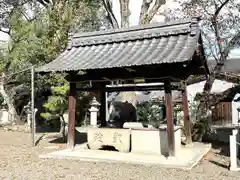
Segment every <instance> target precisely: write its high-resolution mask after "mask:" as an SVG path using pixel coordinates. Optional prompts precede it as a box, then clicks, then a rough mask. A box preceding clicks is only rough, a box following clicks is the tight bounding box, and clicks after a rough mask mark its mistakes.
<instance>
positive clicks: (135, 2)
mask: <svg viewBox="0 0 240 180" xmlns="http://www.w3.org/2000/svg"><path fill="white" fill-rule="evenodd" d="M112 1H113V12H114V14H115V16H116V19H117V20H118V22H119V21H120V11H119V1H118V0H112ZM237 1H240V0H237ZM173 6H175V7H176V6H179V5H178V4H177V3H176V2H173V0H167V1H166V4H165V5H164V6H163V7H162V10H163V11H164V9H167V8H169V7H173ZM129 9H130V10H131V15H130V18H129V23H130V25H131V26H134V25H137V24H138V21H139V14H140V10H141V3H139V0H130V2H129ZM153 21H154V22H163V21H164V16H161V15H157V16H155V17H154V20H153ZM0 40H5V41H7V40H8V36H7V35H6V34H5V33H2V32H0ZM229 57H230V58H235V57H240V49H234V50H232V51H231V53H230V55H229Z"/></svg>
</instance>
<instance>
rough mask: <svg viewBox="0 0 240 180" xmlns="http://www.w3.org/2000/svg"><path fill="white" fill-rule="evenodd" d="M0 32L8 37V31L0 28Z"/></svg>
mask: <svg viewBox="0 0 240 180" xmlns="http://www.w3.org/2000/svg"><path fill="white" fill-rule="evenodd" d="M0 32H2V33H5V34H7V35H10V30H3V29H1V28H0Z"/></svg>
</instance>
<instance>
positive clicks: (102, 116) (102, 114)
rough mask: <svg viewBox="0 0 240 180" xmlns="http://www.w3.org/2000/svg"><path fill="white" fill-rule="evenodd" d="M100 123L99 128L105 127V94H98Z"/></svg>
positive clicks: (102, 92)
mask: <svg viewBox="0 0 240 180" xmlns="http://www.w3.org/2000/svg"><path fill="white" fill-rule="evenodd" d="M100 104H101V105H100V122H101V127H106V92H105V91H101V92H100Z"/></svg>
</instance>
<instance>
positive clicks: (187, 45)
mask: <svg viewBox="0 0 240 180" xmlns="http://www.w3.org/2000/svg"><path fill="white" fill-rule="evenodd" d="M197 24H198V21H197V19H192V20H184V21H180V22H179V21H174V22H169V23H157V24H152V25H146V26H139V27H132V28H127V29H115V30H109V31H102V32H101V31H100V32H91V33H82V34H75V35H74V36H72V37H71V41H70V42H69V45H68V48H67V49H66V50H65V51H64V52H63V53H62V54H61V55H60V56H59V57H58V58H57V59H55V60H54V61H52V62H50V63H48V64H46V65H44V66H43V67H40V68H37V69H36V70H37V71H39V72H51V71H72V70H90V69H105V68H114V67H130V66H141V65H154V64H162V63H175V62H185V61H190V60H191V57H192V56H193V54H194V52H195V50H196V48H197V46H198V39H199V36H200V30H199V28H198V25H197Z"/></svg>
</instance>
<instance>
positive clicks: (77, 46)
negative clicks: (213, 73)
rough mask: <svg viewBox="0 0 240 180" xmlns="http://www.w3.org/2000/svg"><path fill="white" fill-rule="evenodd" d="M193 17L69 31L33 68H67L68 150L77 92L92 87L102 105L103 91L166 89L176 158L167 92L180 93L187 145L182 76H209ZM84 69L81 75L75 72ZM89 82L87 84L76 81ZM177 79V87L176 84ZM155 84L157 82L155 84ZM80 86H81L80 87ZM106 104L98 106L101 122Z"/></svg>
mask: <svg viewBox="0 0 240 180" xmlns="http://www.w3.org/2000/svg"><path fill="white" fill-rule="evenodd" d="M198 22H199V20H198V18H192V19H190V20H182V21H174V22H168V23H157V24H152V25H144V26H138V27H131V28H126V29H125V28H123V29H114V30H107V31H100V32H89V33H79V34H74V35H73V36H72V37H70V38H69V39H70V40H69V45H68V48H67V49H66V50H65V51H64V52H63V53H62V54H61V55H60V56H59V57H58V58H57V59H55V60H54V61H52V62H50V63H48V64H46V65H44V66H43V67H40V68H37V69H36V71H37V72H41V73H48V72H66V73H68V77H67V79H68V81H69V82H70V93H69V105H68V108H69V120H68V122H69V124H68V148H71V149H72V148H74V146H75V117H76V115H75V112H76V92H77V91H97V92H99V93H100V94H101V96H100V97H101V104H105V102H104V101H105V99H106V97H105V96H106V95H105V94H106V93H105V92H106V91H108V92H109V91H136V90H137V91H141V90H143V91H144V90H163V89H164V90H165V104H166V118H167V133H168V147H169V155H170V156H175V147H174V140H175V139H174V124H173V112H172V95H171V90H173V89H178V90H180V91H182V95H183V106H184V108H183V109H184V126H185V132H186V135H187V143H191V130H190V122H189V116H188V100H187V93H186V85H185V83H184V80H186V79H187V78H188V77H189V76H190V75H201V74H205V75H206V76H207V74H209V70H208V67H207V62H206V59H205V56H204V50H203V42H202V37H201V31H200V28H199V26H198ZM79 71H84V72H85V73H84V74H83V75H80V73H78V72H79ZM139 78H140V79H144V80H145V83H150V82H151V83H153V82H160V83H164V85H159V84H158V85H151V86H142V87H141V86H132V85H131V86H128V87H126V86H122V87H116V88H114V87H107V85H110V84H111V83H112V82H115V81H119V80H120V82H124V83H127V84H133V83H134V82H135V81H134V80H135V79H139ZM83 83H85V84H86V83H88V85H90V86H88V87H86V88H83V87H84V86H79V84H83ZM176 83H178V84H179V85H180V86H176ZM156 84H157V83H156ZM80 87H81V88H80ZM105 108H106V106H105V105H102V106H101V107H100V117H101V122H102V123H101V125H102V126H105V124H106V123H105V122H106V114H105V110H106V109H105Z"/></svg>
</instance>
